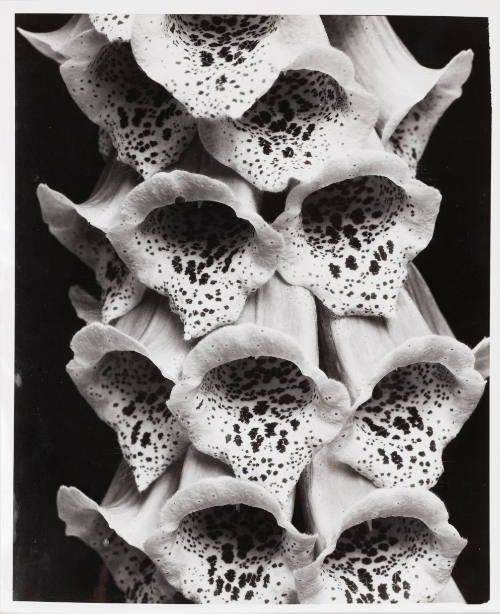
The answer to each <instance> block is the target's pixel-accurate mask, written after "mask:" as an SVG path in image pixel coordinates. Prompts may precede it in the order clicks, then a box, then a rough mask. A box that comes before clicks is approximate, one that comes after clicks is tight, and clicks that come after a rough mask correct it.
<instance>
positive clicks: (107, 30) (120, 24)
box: [89, 13, 134, 41]
mask: <svg viewBox="0 0 500 614" xmlns="http://www.w3.org/2000/svg"><path fill="white" fill-rule="evenodd" d="M89 19H90V21H91V22H92V25H93V26H94V28H95V29H96V30H97V31H98V32H101V33H102V34H105V35H106V36H107V37H108V38H109V40H110V41H128V40H130V31H131V29H132V22H133V20H134V16H133V15H126V14H120V15H117V14H113V13H90V14H89Z"/></svg>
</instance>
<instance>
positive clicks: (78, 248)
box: [37, 159, 144, 323]
mask: <svg viewBox="0 0 500 614" xmlns="http://www.w3.org/2000/svg"><path fill="white" fill-rule="evenodd" d="M136 184H137V176H136V173H135V172H134V171H132V169H130V168H129V167H127V166H126V165H124V164H121V163H119V162H116V160H114V159H111V160H110V161H109V162H108V164H107V165H106V167H105V169H104V171H103V173H102V176H101V178H100V179H99V181H98V183H97V185H96V187H95V189H94V192H93V194H92V195H91V196H90V197H89V199H88V200H87V201H85V202H84V203H82V204H75V203H73V202H72V201H71V200H70V199H69V198H67V197H66V196H64V195H63V194H61V193H60V192H56V191H55V190H52V189H51V188H49V187H48V186H47V185H45V184H40V185H39V186H38V190H37V196H38V200H39V202H40V207H41V210H42V217H43V219H44V221H45V223H46V224H47V225H48V226H49V230H50V232H51V233H52V234H53V235H54V236H55V237H56V238H57V239H58V240H59V241H60V243H62V245H64V247H66V248H67V249H69V250H70V251H71V252H72V253H73V254H75V255H76V256H78V258H80V259H81V260H82V261H83V262H84V263H85V264H87V265H88V266H89V267H90V268H92V269H93V270H94V272H95V276H96V280H97V282H98V284H99V286H100V287H101V313H102V320H103V322H105V323H109V322H112V321H113V320H115V319H116V318H118V317H120V316H122V315H125V314H126V313H127V312H128V311H130V309H132V308H133V307H135V305H137V304H138V303H139V302H140V300H141V298H142V296H143V294H144V286H143V285H142V284H141V283H140V282H139V281H138V280H137V279H136V278H135V277H134V275H132V274H131V272H130V271H129V269H128V268H127V266H126V265H125V264H124V263H123V262H122V261H121V260H120V258H119V257H118V256H117V254H116V252H115V250H114V249H113V247H112V245H111V244H110V243H109V241H108V239H107V238H106V236H105V234H104V233H105V232H106V230H107V229H109V228H110V227H111V226H113V224H114V223H115V221H114V220H115V216H116V215H117V212H118V211H119V207H120V203H121V202H122V201H123V200H124V198H125V196H126V195H127V194H128V193H129V192H130V190H132V188H133V187H134V186H135V185H136Z"/></svg>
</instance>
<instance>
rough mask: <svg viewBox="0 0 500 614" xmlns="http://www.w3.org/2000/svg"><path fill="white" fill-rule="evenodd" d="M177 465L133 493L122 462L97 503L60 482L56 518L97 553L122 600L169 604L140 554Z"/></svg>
mask: <svg viewBox="0 0 500 614" xmlns="http://www.w3.org/2000/svg"><path fill="white" fill-rule="evenodd" d="M179 475H180V466H177V465H173V466H171V467H170V469H168V470H167V471H166V472H165V473H164V474H163V475H162V476H161V477H160V478H159V479H158V480H157V481H156V482H155V483H154V484H153V485H152V486H151V487H150V488H149V489H148V490H147V491H146V492H144V493H142V494H141V493H139V492H138V491H137V489H136V487H135V484H134V479H133V476H132V475H131V472H130V469H129V468H128V467H127V464H126V463H124V462H122V463H121V464H120V466H119V467H118V470H117V472H116V474H115V476H114V478H113V480H112V482H111V484H110V486H109V489H108V491H107V493H106V495H105V497H104V499H103V501H102V503H101V505H98V504H97V503H95V502H94V501H93V500H92V499H89V498H88V497H87V496H86V495H84V494H83V493H82V492H81V491H80V490H78V489H77V488H74V487H67V486H61V488H60V489H59V491H58V493H57V509H58V513H59V518H60V519H61V520H62V521H63V522H64V523H65V524H66V535H71V536H74V537H78V538H79V539H81V540H82V541H84V542H85V543H86V544H87V545H88V546H90V547H91V548H92V549H93V550H95V551H96V552H97V554H98V555H99V556H100V557H101V558H102V560H103V561H104V563H105V565H106V567H107V568H108V570H109V571H110V573H111V575H112V577H113V579H114V581H115V583H116V585H117V586H118V588H119V589H120V590H121V591H122V592H123V593H124V596H125V601H126V602H127V603H171V602H172V600H173V599H174V595H175V589H173V588H172V587H171V586H170V585H169V584H168V583H167V582H166V581H165V580H164V578H163V576H162V575H161V574H160V573H159V572H158V570H157V569H156V568H155V566H154V564H153V563H152V561H151V560H150V559H149V558H148V557H147V556H146V554H145V553H144V542H145V541H146V540H147V539H148V538H149V537H150V536H151V535H152V534H153V533H154V532H155V531H156V530H157V529H158V526H159V522H160V508H161V506H162V505H163V503H164V502H165V501H166V500H167V499H168V498H169V497H170V496H171V495H172V494H173V493H174V492H175V489H176V488H177V484H178V481H179Z"/></svg>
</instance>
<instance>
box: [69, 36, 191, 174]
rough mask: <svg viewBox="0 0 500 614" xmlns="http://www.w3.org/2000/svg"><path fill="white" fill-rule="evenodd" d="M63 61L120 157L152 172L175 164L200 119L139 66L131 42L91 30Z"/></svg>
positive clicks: (85, 107)
mask: <svg viewBox="0 0 500 614" xmlns="http://www.w3.org/2000/svg"><path fill="white" fill-rule="evenodd" d="M77 46H79V49H80V51H79V53H78V52H77V51H76V50H75V51H73V55H72V57H71V59H70V60H68V61H67V62H65V63H64V64H63V65H62V66H61V74H62V77H63V79H64V82H65V83H66V86H67V87H68V90H69V92H70V94H71V96H72V97H73V99H74V100H75V102H76V104H77V105H78V106H79V107H80V109H81V110H82V111H83V112H84V113H85V114H86V115H87V117H88V118H89V119H90V120H91V121H93V122H94V123H95V124H97V125H98V126H100V127H101V128H104V129H105V130H106V131H107V132H108V133H109V135H110V137H111V141H112V143H113V146H114V147H115V149H116V151H117V155H118V159H119V160H121V161H122V162H125V163H126V164H129V165H130V166H132V167H133V168H135V169H136V170H137V171H138V172H139V173H141V175H143V176H145V177H147V176H149V175H152V174H154V173H156V172H157V171H159V170H163V169H165V168H167V167H169V166H171V165H172V164H173V163H174V162H176V161H177V160H178V159H179V157H180V156H181V154H182V153H183V152H184V151H185V150H186V148H187V147H188V145H189V144H190V142H191V141H192V140H193V138H194V136H195V134H196V124H195V120H194V119H193V118H192V117H191V116H190V115H189V113H188V112H187V111H186V109H185V108H184V107H183V105H182V104H180V103H179V102H178V101H177V100H175V98H173V96H172V95H171V94H169V92H167V91H166V90H165V89H164V88H163V87H161V86H160V85H158V84H157V83H155V82H154V81H151V79H149V77H147V76H146V74H145V73H144V72H143V71H142V70H141V69H140V68H139V67H138V66H137V64H136V62H135V60H134V56H133V54H132V50H131V48H130V43H123V42H114V43H108V41H107V38H106V37H105V36H104V35H103V34H100V33H98V32H95V31H90V32H85V33H84V34H82V35H80V36H79V37H78V38H77V39H76V40H75V41H74V47H75V48H76V47H77Z"/></svg>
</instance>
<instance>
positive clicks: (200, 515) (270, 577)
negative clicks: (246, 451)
mask: <svg viewBox="0 0 500 614" xmlns="http://www.w3.org/2000/svg"><path fill="white" fill-rule="evenodd" d="M177 549H181V550H183V551H184V554H183V555H182V557H183V559H184V557H185V556H187V555H188V553H189V559H188V564H187V568H186V569H185V570H184V573H183V576H182V586H181V587H180V589H181V590H182V593H183V594H184V596H186V597H187V598H188V599H191V600H193V601H196V602H199V603H210V602H217V601H225V602H231V601H243V602H252V601H253V602H255V601H257V602H259V603H288V602H289V601H290V599H291V597H292V595H294V593H295V591H294V590H293V579H292V578H291V573H290V571H289V569H288V566H287V559H286V555H287V546H286V543H285V542H284V541H283V529H281V528H280V527H279V526H278V525H277V524H276V520H275V519H274V517H273V516H272V515H271V514H269V513H268V512H266V511H264V510H262V509H259V508H253V507H247V506H246V505H241V506H232V505H227V506H223V507H212V508H209V509H205V510H202V511H199V512H193V513H192V514H189V515H188V516H186V517H185V518H184V519H183V521H182V523H181V525H180V527H179V530H178V533H177V538H176V542H175V549H174V550H173V552H174V555H175V552H176V550H177Z"/></svg>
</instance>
